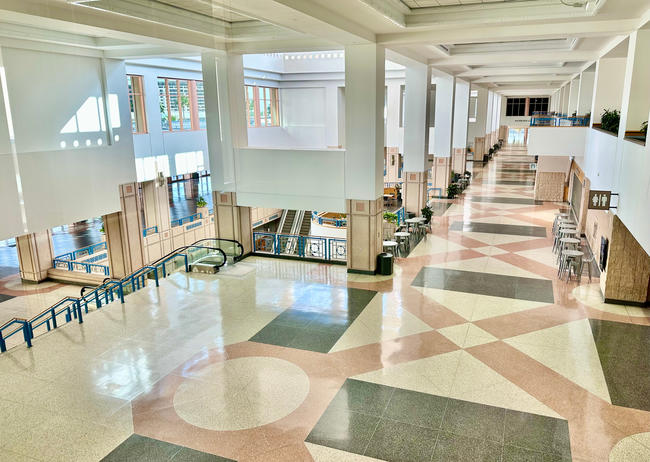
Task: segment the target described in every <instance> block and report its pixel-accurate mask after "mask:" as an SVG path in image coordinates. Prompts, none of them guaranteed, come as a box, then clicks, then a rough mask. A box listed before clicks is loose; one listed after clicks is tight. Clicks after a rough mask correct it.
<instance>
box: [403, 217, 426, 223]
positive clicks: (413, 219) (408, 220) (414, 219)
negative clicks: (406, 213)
mask: <svg viewBox="0 0 650 462" xmlns="http://www.w3.org/2000/svg"><path fill="white" fill-rule="evenodd" d="M421 220H422V218H408V219H406V220H404V221H405V222H407V223H419V222H420V221H421Z"/></svg>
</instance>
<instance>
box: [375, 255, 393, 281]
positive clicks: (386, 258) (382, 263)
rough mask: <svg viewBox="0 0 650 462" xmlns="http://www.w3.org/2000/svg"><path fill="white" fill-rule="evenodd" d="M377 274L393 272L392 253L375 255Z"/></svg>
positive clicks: (384, 274) (388, 274) (387, 274)
mask: <svg viewBox="0 0 650 462" xmlns="http://www.w3.org/2000/svg"><path fill="white" fill-rule="evenodd" d="M377 274H380V275H382V276H390V275H391V274H393V254H392V253H385V252H384V253H380V254H379V255H377Z"/></svg>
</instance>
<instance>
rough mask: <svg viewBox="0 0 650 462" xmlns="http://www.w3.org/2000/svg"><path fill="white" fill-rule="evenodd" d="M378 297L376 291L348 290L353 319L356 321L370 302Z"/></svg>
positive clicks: (350, 313)
mask: <svg viewBox="0 0 650 462" xmlns="http://www.w3.org/2000/svg"><path fill="white" fill-rule="evenodd" d="M375 295H377V292H376V291H374V290H364V289H348V313H349V315H350V318H351V319H356V317H357V316H359V315H360V314H361V312H362V311H363V309H364V308H365V307H366V306H367V305H368V303H370V300H372V298H373V297H374V296H375Z"/></svg>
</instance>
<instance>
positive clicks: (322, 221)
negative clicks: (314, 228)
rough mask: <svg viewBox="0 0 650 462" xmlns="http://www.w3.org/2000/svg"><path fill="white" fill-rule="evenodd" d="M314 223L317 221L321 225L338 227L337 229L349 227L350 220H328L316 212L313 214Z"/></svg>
mask: <svg viewBox="0 0 650 462" xmlns="http://www.w3.org/2000/svg"><path fill="white" fill-rule="evenodd" d="M311 219H312V221H316V222H317V223H318V224H319V225H322V224H327V225H330V226H336V227H337V228H343V227H345V226H347V225H348V220H347V219H346V218H327V217H321V216H318V212H317V211H316V210H314V211H312V212H311Z"/></svg>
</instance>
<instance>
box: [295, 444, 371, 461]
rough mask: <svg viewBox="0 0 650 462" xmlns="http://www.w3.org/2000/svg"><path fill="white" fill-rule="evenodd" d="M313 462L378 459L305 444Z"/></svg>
mask: <svg viewBox="0 0 650 462" xmlns="http://www.w3.org/2000/svg"><path fill="white" fill-rule="evenodd" d="M305 446H307V450H308V451H309V453H310V454H311V456H312V457H313V458H314V461H315V462H375V461H379V459H375V458H373V457H366V456H361V455H359V454H353V453H351V452H346V451H341V450H340V449H333V448H328V447H327V446H321V445H318V444H312V443H305Z"/></svg>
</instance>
